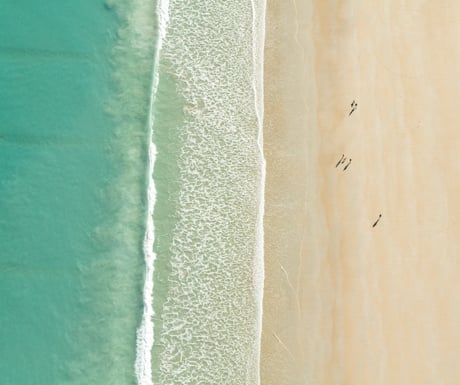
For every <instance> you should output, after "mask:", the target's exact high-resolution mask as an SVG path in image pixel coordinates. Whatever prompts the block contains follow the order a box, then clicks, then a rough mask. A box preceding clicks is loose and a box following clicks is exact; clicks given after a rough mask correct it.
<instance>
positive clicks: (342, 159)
mask: <svg viewBox="0 0 460 385" xmlns="http://www.w3.org/2000/svg"><path fill="white" fill-rule="evenodd" d="M344 157H345V155H344V154H342V157H341V158H340V160H339V161H338V163H337V164H336V165H335V168H337V167H339V166H340V165H341V164H342V163H343V161H344V160H345V159H347V158H344Z"/></svg>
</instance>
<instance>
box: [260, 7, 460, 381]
mask: <svg viewBox="0 0 460 385" xmlns="http://www.w3.org/2000/svg"><path fill="white" fill-rule="evenodd" d="M267 3H268V4H267V24H266V28H267V29H266V51H265V130H264V142H265V144H264V145H265V155H266V158H267V180H266V208H265V264H266V272H265V275H266V278H265V295H264V319H263V335H262V355H261V384H262V385H269V384H270V385H271V384H273V385H297V384H308V385H310V384H311V385H317V384H318V385H319V384H321V385H329V384H334V385H339V384H340V385H355V384H359V385H366V384H369V385H406V384H407V385H415V384H417V385H418V384H426V385H428V384H430V385H431V384H433V385H439V384H446V385H458V384H459V383H460V380H459V378H460V364H459V357H460V279H459V276H460V224H459V219H458V218H459V215H460V178H459V176H460V161H457V158H459V154H460V81H459V80H458V76H457V75H458V74H459V73H460V70H459V68H460V3H458V2H455V1H448V0H446V1H442V2H427V1H415V0H408V1H406V2H404V3H402V2H400V1H396V0H385V1H383V0H382V1H377V0H376V1H372V2H364V1H357V0H356V1H353V0H350V1H345V0H341V1H339V0H336V1H334V0H330V1H322V0H317V1H310V0H308V1H307V0H304V1H300V0H297V1H296V0H293V1H287V2H283V4H282V5H281V2H280V1H275V0H268V1H267ZM353 100H354V101H356V102H357V104H358V106H357V108H356V109H355V111H354V112H353V113H352V114H351V115H349V113H350V111H351V103H352V102H353ZM342 154H343V155H344V156H345V157H346V158H347V163H348V159H349V158H352V159H353V160H352V163H351V164H350V165H349V167H348V168H347V169H346V170H345V171H344V170H343V168H344V167H345V165H346V164H347V163H345V164H343V165H340V166H339V167H337V168H336V167H335V166H336V164H337V162H338V161H339V159H340V158H341V156H342ZM379 214H382V217H381V219H380V221H379V222H378V224H377V225H376V226H375V227H372V226H373V224H374V223H375V221H376V220H377V219H378V218H379Z"/></svg>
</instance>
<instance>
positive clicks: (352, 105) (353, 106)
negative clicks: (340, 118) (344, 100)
mask: <svg viewBox="0 0 460 385" xmlns="http://www.w3.org/2000/svg"><path fill="white" fill-rule="evenodd" d="M357 108H358V103H356V102H355V101H354V100H353V102H352V103H351V111H350V113H349V114H348V116H350V115H351V114H352V113H353V112H354V111H355V110H356V109H357Z"/></svg>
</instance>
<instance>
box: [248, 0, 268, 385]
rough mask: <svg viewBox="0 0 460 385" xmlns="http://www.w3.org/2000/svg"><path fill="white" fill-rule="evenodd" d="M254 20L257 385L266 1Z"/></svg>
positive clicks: (259, 3) (258, 3)
mask: <svg viewBox="0 0 460 385" xmlns="http://www.w3.org/2000/svg"><path fill="white" fill-rule="evenodd" d="M251 3H252V20H253V71H254V74H253V88H254V102H255V113H256V117H257V123H258V138H257V142H258V149H259V152H260V157H261V179H260V186H259V209H258V218H257V233H256V244H257V250H256V261H255V264H256V266H255V269H254V272H255V274H256V276H255V277H254V286H255V289H256V295H257V301H258V309H257V310H258V320H257V321H258V330H257V332H258V336H257V343H258V346H257V351H258V355H257V370H258V373H257V384H260V354H261V352H260V351H261V342H262V316H263V294H264V279H265V273H264V208H265V176H266V161H265V157H264V151H263V117H264V89H263V81H264V60H263V59H264V43H265V12H266V0H251Z"/></svg>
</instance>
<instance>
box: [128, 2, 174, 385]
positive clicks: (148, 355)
mask: <svg viewBox="0 0 460 385" xmlns="http://www.w3.org/2000/svg"><path fill="white" fill-rule="evenodd" d="M168 8H169V1H168V0H159V1H158V5H157V18H158V19H157V23H158V41H157V48H156V52H155V58H154V63H153V79H152V88H151V94H150V108H149V167H148V176H147V177H148V191H147V227H146V231H145V237H144V245H143V251H144V257H145V281H144V290H143V303H144V311H143V314H142V321H141V324H140V326H139V328H138V330H137V348H136V362H135V371H136V378H137V382H138V384H139V385H152V364H151V362H152V346H153V342H154V335H153V316H154V311H153V272H154V262H155V258H156V255H155V253H154V251H153V243H154V240H155V225H154V221H153V211H154V208H155V202H156V188H155V181H154V179H153V170H154V166H155V159H156V153H157V151H156V146H155V143H154V142H153V138H152V133H153V125H154V114H153V106H154V103H155V96H156V93H157V90H158V82H159V57H160V51H161V47H162V44H163V40H164V38H165V36H166V30H167V25H168Z"/></svg>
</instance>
